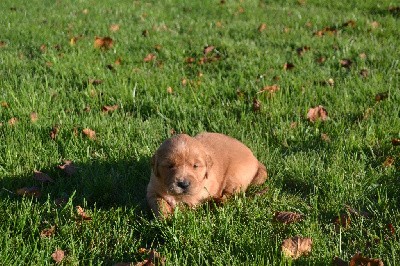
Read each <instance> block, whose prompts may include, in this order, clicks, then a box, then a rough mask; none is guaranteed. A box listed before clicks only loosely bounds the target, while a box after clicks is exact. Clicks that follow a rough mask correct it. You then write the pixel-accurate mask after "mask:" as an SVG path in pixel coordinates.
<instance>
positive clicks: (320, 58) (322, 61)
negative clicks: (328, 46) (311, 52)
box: [316, 56, 326, 64]
mask: <svg viewBox="0 0 400 266" xmlns="http://www.w3.org/2000/svg"><path fill="white" fill-rule="evenodd" d="M316 61H317V63H318V64H323V63H324V62H325V61H326V58H325V57H324V56H320V57H318V58H317V60H316Z"/></svg>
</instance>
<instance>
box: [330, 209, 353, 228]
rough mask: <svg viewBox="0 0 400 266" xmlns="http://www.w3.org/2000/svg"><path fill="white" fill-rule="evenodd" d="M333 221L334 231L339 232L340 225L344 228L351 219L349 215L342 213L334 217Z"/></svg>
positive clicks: (348, 224) (347, 226)
mask: <svg viewBox="0 0 400 266" xmlns="http://www.w3.org/2000/svg"><path fill="white" fill-rule="evenodd" d="M333 223H334V225H335V231H336V232H339V231H340V228H341V227H342V228H345V229H347V228H349V227H350V223H351V219H350V216H349V215H347V214H346V213H344V214H341V215H339V216H337V217H335V218H334V220H333Z"/></svg>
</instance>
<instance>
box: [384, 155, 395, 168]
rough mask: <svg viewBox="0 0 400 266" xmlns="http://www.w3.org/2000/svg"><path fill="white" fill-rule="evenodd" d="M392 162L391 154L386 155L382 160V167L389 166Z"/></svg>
mask: <svg viewBox="0 0 400 266" xmlns="http://www.w3.org/2000/svg"><path fill="white" fill-rule="evenodd" d="M393 164H394V158H393V157H392V156H388V157H387V158H386V160H385V161H384V162H383V166H384V167H390V166H392V165H393Z"/></svg>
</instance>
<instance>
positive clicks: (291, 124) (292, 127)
mask: <svg viewBox="0 0 400 266" xmlns="http://www.w3.org/2000/svg"><path fill="white" fill-rule="evenodd" d="M297 126H298V124H297V122H291V123H290V128H291V129H294V128H296V127H297Z"/></svg>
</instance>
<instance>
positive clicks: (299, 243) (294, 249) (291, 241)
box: [282, 236, 312, 259]
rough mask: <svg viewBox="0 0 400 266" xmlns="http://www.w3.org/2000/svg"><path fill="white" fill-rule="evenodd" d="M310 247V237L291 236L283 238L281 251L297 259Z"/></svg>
mask: <svg viewBox="0 0 400 266" xmlns="http://www.w3.org/2000/svg"><path fill="white" fill-rule="evenodd" d="M311 249H312V239H311V238H302V237H298V236H295V237H292V238H288V239H285V240H283V242H282V252H283V253H284V254H285V255H286V256H288V257H291V258H293V259H297V258H299V257H300V256H302V255H307V254H308V253H310V252H311Z"/></svg>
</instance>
